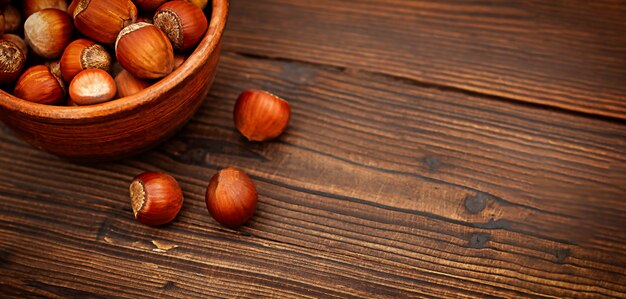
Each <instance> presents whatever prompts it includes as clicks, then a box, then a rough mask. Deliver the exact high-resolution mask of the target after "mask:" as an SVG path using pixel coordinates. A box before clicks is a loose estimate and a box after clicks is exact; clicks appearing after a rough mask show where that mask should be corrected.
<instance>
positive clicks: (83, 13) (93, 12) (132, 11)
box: [70, 0, 137, 44]
mask: <svg viewBox="0 0 626 299" xmlns="http://www.w3.org/2000/svg"><path fill="white" fill-rule="evenodd" d="M70 10H71V13H72V17H73V18H74V23H75V24H76V29H78V31H80V32H81V33H82V34H84V35H85V36H87V37H88V38H90V39H92V40H94V41H97V42H100V43H105V44H113V43H114V42H115V39H116V38H117V35H118V33H119V32H120V31H121V30H122V29H123V28H124V27H126V26H128V25H130V24H133V23H135V20H136V19H137V8H136V7H135V5H134V4H133V2H131V1H130V0H74V1H73V2H72V4H71V5H70Z"/></svg>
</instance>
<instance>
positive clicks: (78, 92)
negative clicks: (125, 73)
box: [69, 69, 117, 106]
mask: <svg viewBox="0 0 626 299" xmlns="http://www.w3.org/2000/svg"><path fill="white" fill-rule="evenodd" d="M116 93H117V87H116V84H115V81H114V80H113V78H112V77H111V75H109V73H107V72H105V71H103V70H101V69H87V70H84V71H82V72H80V73H78V74H77V75H76V76H74V79H72V82H71V83H70V88H69V94H70V99H71V100H72V102H73V103H75V104H76V105H79V106H85V105H94V104H100V103H104V102H108V101H110V100H112V99H113V98H114V97H115V94H116Z"/></svg>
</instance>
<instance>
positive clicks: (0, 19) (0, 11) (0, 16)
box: [0, 7, 5, 34]
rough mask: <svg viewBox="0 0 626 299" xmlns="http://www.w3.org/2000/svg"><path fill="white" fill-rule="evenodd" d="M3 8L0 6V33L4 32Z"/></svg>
mask: <svg viewBox="0 0 626 299" xmlns="http://www.w3.org/2000/svg"><path fill="white" fill-rule="evenodd" d="M4 24H5V23H4V10H3V9H2V8H1V7H0V34H4Z"/></svg>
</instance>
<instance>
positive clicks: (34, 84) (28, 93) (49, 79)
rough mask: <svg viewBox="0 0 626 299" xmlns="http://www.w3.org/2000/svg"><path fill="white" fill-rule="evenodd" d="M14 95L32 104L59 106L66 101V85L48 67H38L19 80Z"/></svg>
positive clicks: (26, 72) (27, 71) (30, 69)
mask: <svg viewBox="0 0 626 299" xmlns="http://www.w3.org/2000/svg"><path fill="white" fill-rule="evenodd" d="M13 95H15V96H16V97H18V98H21V99H24V100H26V101H30V102H35V103H40V104H46V105H58V104H61V103H63V101H64V99H65V85H64V83H63V81H62V80H61V78H60V77H58V76H55V75H54V74H53V72H51V70H50V68H49V67H48V66H46V65H36V66H33V67H30V68H29V69H27V70H26V71H25V72H24V73H23V74H22V76H21V77H20V78H19V79H18V80H17V83H16V84H15V90H14V91H13Z"/></svg>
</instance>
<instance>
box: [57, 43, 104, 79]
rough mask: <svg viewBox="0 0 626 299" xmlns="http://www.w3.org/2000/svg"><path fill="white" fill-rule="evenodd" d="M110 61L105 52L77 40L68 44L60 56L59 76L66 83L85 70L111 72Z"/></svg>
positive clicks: (96, 46) (100, 48)
mask: <svg viewBox="0 0 626 299" xmlns="http://www.w3.org/2000/svg"><path fill="white" fill-rule="evenodd" d="M111 64H112V59H111V55H109V52H107V50H106V49H105V48H104V47H103V46H101V45H99V44H96V43H95V42H93V41H90V40H88V39H77V40H75V41H73V42H72V43H70V44H69V45H68V46H67V48H65V51H64V52H63V56H61V74H62V75H63V80H65V81H66V82H70V81H72V79H73V78H74V76H76V74H78V73H79V72H81V71H82V70H86V69H93V68H97V69H101V70H104V71H106V72H110V71H111Z"/></svg>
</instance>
